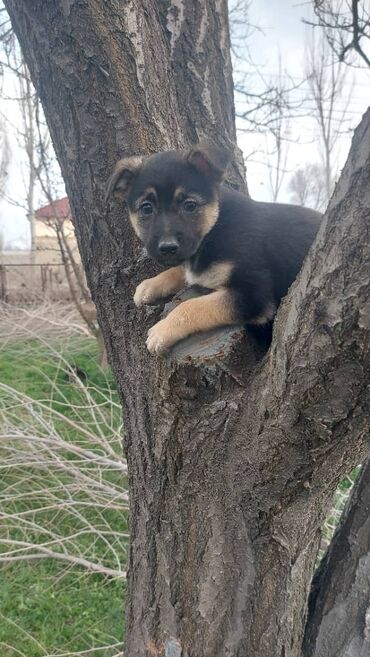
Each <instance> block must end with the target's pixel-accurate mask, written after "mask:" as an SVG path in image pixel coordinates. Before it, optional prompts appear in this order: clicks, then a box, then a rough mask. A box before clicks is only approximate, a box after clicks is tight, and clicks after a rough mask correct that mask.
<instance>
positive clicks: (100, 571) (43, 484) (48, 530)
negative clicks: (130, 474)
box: [0, 333, 127, 657]
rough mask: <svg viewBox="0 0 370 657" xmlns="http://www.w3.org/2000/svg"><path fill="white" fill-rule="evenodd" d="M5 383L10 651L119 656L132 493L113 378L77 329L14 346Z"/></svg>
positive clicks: (2, 606) (1, 520) (1, 590)
mask: <svg viewBox="0 0 370 657" xmlns="http://www.w3.org/2000/svg"><path fill="white" fill-rule="evenodd" d="M77 368H78V369H77ZM0 382H1V383H0V433H1V434H2V435H1V438H2V440H1V443H0V457H1V465H2V468H1V472H0V561H1V560H3V563H2V565H1V566H0V567H1V571H2V572H1V579H0V614H1V615H0V654H1V656H2V657H13V656H14V657H15V656H18V655H24V656H26V657H46V656H49V655H62V654H64V655H68V656H70V655H73V654H80V653H83V651H88V652H86V653H83V654H86V655H88V657H98V656H100V655H102V656H103V657H113V655H118V654H120V652H121V648H122V639H123V631H124V629H123V593H124V586H125V577H124V567H125V561H126V543H127V524H126V515H127V495H126V490H125V486H126V479H125V463H124V461H123V460H122V457H121V444H120V423H121V415H120V408H119V403H118V398H117V393H116V390H115V386H114V383H113V379H112V376H111V374H110V373H105V372H103V371H102V370H101V369H100V368H99V367H98V365H97V349H96V345H95V342H94V340H92V339H90V338H88V337H86V336H84V335H78V334H77V335H76V334H74V333H72V334H71V335H66V336H63V337H62V338H61V337H58V338H57V339H56V338H52V339H48V338H45V337H41V338H40V337H37V338H36V337H35V336H34V337H32V338H31V339H29V338H27V337H24V336H23V338H21V339H16V340H9V341H5V342H4V341H3V344H2V347H1V348H0ZM5 382H6V383H5ZM49 552H52V553H53V555H54V556H53V557H51V556H49Z"/></svg>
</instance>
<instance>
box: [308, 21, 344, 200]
mask: <svg viewBox="0 0 370 657" xmlns="http://www.w3.org/2000/svg"><path fill="white" fill-rule="evenodd" d="M306 53H307V56H306V71H305V73H306V78H307V81H308V100H309V101H310V105H311V108H310V110H311V115H312V117H313V118H314V120H315V122H316V124H317V127H318V135H319V144H320V150H319V155H320V157H321V161H322V167H323V174H324V199H323V200H324V203H325V204H327V203H328V201H329V199H330V196H331V193H332V191H333V185H334V180H335V176H336V174H337V169H336V160H335V152H336V148H337V146H338V141H339V137H340V135H341V134H342V133H343V131H344V127H345V119H346V112H347V109H348V104H349V101H350V94H347V96H346V97H345V94H344V83H345V82H346V80H347V69H346V68H345V67H344V66H343V65H341V64H340V63H338V62H337V61H336V60H335V56H334V53H333V51H331V50H330V48H329V47H328V45H327V42H326V40H325V38H324V37H323V36H321V37H320V38H319V39H316V38H315V36H314V34H312V35H311V38H310V40H309V41H308V44H307V49H306ZM339 101H343V102H344V105H342V109H341V112H340V116H338V114H337V112H338V107H339Z"/></svg>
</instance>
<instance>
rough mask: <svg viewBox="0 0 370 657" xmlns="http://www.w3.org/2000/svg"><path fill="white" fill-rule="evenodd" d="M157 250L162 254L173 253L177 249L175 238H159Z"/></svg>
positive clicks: (177, 244)
mask: <svg viewBox="0 0 370 657" xmlns="http://www.w3.org/2000/svg"><path fill="white" fill-rule="evenodd" d="M158 250H159V253H161V254H162V255H175V253H177V251H178V250H179V243H178V241H177V240H176V239H175V238H169V239H166V240H160V242H159V243H158Z"/></svg>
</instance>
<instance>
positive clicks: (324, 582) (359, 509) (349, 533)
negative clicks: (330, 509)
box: [304, 461, 370, 657]
mask: <svg viewBox="0 0 370 657" xmlns="http://www.w3.org/2000/svg"><path fill="white" fill-rule="evenodd" d="M304 652H305V655H306V656H307V657H368V656H369V655H370V461H368V462H367V463H366V464H365V465H364V466H363V469H362V471H361V473H360V475H359V478H358V480H357V482H356V484H355V486H354V489H353V493H352V495H351V498H350V500H349V503H348V504H347V507H346V509H345V511H344V514H343V518H342V520H341V523H340V525H339V527H338V529H337V531H336V533H335V536H334V538H333V540H332V542H331V544H330V546H329V549H328V551H327V553H326V555H325V557H324V559H323V561H322V562H321V564H320V568H319V569H318V571H317V573H316V574H315V577H314V580H313V586H312V592H311V596H310V603H309V616H308V622H307V628H306V636H305V651H304Z"/></svg>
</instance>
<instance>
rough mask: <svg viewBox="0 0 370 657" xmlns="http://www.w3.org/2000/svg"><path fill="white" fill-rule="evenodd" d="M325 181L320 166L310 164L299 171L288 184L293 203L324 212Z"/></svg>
mask: <svg viewBox="0 0 370 657" xmlns="http://www.w3.org/2000/svg"><path fill="white" fill-rule="evenodd" d="M324 179H325V178H324V171H323V168H322V166H321V165H320V164H310V163H308V164H306V165H305V166H304V167H300V168H299V169H297V170H296V171H295V172H294V173H293V175H292V176H291V178H290V181H289V183H288V191H289V192H290V194H291V202H292V203H297V204H298V205H306V206H308V207H310V208H313V209H314V210H324V209H325V208H324V196H325V193H324V184H325V183H324Z"/></svg>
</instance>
